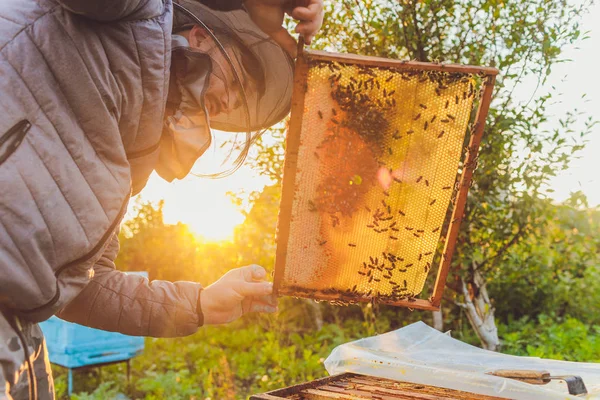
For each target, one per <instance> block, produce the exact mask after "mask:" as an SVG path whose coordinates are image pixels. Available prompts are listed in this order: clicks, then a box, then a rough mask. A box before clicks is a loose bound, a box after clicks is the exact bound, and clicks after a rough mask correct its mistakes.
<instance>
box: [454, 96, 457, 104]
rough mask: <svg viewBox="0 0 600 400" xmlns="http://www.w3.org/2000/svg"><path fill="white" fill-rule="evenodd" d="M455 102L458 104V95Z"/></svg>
mask: <svg viewBox="0 0 600 400" xmlns="http://www.w3.org/2000/svg"><path fill="white" fill-rule="evenodd" d="M454 100H455V102H456V104H458V95H456V96H455V98H454Z"/></svg>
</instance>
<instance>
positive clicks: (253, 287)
mask: <svg viewBox="0 0 600 400" xmlns="http://www.w3.org/2000/svg"><path fill="white" fill-rule="evenodd" d="M237 292H238V293H239V294H241V295H242V296H244V297H249V296H257V297H258V296H265V295H269V294H271V293H273V284H272V283H271V282H240V283H239V284H238V285H237Z"/></svg>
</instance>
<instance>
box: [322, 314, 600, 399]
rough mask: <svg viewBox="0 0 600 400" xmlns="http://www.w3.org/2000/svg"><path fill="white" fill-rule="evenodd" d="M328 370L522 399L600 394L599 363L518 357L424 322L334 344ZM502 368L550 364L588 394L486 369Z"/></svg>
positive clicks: (545, 367) (544, 367) (538, 367)
mask: <svg viewBox="0 0 600 400" xmlns="http://www.w3.org/2000/svg"><path fill="white" fill-rule="evenodd" d="M325 368H327V372H329V374H331V375H333V374H338V373H342V372H355V373H359V374H365V375H372V376H378V377H382V378H390V379H396V380H401V381H405V382H413V383H420V384H426V385H433V386H440V387H445V388H450V389H456V390H463V391H467V392H472V393H478V394H485V395H490V396H498V397H506V398H510V399H518V400H539V399H548V400H554V399H556V400H558V399H560V400H564V399H581V398H585V399H600V364H597V363H577V362H567V361H557V360H548V359H542V358H538V357H517V356H511V355H506V354H500V353H495V352H492V351H487V350H483V349H480V348H478V347H474V346H471V345H468V344H466V343H463V342H461V341H458V340H456V339H453V338H451V337H450V336H449V335H445V334H443V333H441V332H439V331H437V330H435V329H433V328H431V327H429V326H427V325H426V324H424V323H423V322H417V323H414V324H412V325H409V326H406V327H404V328H401V329H398V330H396V331H393V332H389V333H386V334H382V335H378V336H373V337H369V338H365V339H360V340H357V341H354V342H350V343H346V344H343V345H340V346H338V347H336V348H335V349H334V350H333V351H332V353H331V354H330V355H329V357H328V358H327V360H325ZM498 369H520V370H524V369H527V370H546V371H549V372H550V374H551V375H552V376H558V375H577V376H580V377H581V378H583V381H584V383H585V385H586V387H587V390H588V392H589V394H588V395H587V396H583V397H578V396H571V395H569V394H568V391H567V387H566V384H565V383H564V382H562V381H554V380H553V381H552V382H551V383H549V384H547V385H531V384H528V383H524V382H520V381H516V380H513V379H506V378H500V377H497V376H492V375H488V374H486V373H487V372H491V371H494V370H498Z"/></svg>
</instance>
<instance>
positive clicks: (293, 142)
mask: <svg viewBox="0 0 600 400" xmlns="http://www.w3.org/2000/svg"><path fill="white" fill-rule="evenodd" d="M307 81H308V64H307V62H306V58H305V57H304V56H302V55H300V56H299V57H298V58H297V60H296V66H295V70H294V89H293V94H292V106H291V116H290V127H289V129H288V134H287V137H286V149H285V158H284V160H285V161H284V164H283V181H282V182H283V184H282V188H283V191H282V193H281V205H280V209H279V218H278V221H277V249H276V252H275V276H274V277H273V293H274V294H275V295H277V294H278V289H279V286H280V283H281V280H282V279H283V275H284V272H285V260H286V253H287V247H288V241H289V236H290V225H291V222H292V205H293V202H294V189H295V187H296V170H297V164H298V150H299V148H300V133H301V131H302V117H303V115H304V95H305V92H306V85H307Z"/></svg>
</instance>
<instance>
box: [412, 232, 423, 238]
mask: <svg viewBox="0 0 600 400" xmlns="http://www.w3.org/2000/svg"><path fill="white" fill-rule="evenodd" d="M413 236H414V237H418V238H420V237H421V236H420V235H419V234H418V233H413Z"/></svg>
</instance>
